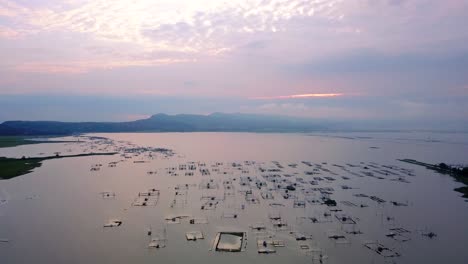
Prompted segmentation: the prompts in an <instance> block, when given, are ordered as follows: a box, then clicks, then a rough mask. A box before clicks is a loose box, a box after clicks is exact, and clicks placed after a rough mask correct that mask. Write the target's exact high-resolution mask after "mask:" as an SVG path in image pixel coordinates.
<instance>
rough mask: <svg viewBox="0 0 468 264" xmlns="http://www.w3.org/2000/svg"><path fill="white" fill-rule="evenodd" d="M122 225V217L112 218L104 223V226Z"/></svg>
mask: <svg viewBox="0 0 468 264" xmlns="http://www.w3.org/2000/svg"><path fill="white" fill-rule="evenodd" d="M121 225H122V220H120V219H110V220H109V221H108V222H107V223H105V224H104V227H118V226H121Z"/></svg>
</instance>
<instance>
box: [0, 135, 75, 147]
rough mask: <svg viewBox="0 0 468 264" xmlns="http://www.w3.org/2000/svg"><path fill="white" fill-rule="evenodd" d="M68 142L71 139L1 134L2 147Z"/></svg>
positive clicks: (0, 144)
mask: <svg viewBox="0 0 468 264" xmlns="http://www.w3.org/2000/svg"><path fill="white" fill-rule="evenodd" d="M67 142H70V141H46V140H30V139H27V138H25V137H17V136H0V148H10V147H15V146H20V145H30V144H41V143H67ZM73 142H74V141H73Z"/></svg>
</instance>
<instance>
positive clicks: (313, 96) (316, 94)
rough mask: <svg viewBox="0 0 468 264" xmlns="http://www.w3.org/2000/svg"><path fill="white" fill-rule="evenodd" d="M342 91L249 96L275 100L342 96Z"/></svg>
mask: <svg viewBox="0 0 468 264" xmlns="http://www.w3.org/2000/svg"><path fill="white" fill-rule="evenodd" d="M342 95H343V94H342V93H311V94H291V95H279V96H271V97H251V98H250V99H259V100H277V99H304V98H317V97H318V98H321V97H337V96H342Z"/></svg>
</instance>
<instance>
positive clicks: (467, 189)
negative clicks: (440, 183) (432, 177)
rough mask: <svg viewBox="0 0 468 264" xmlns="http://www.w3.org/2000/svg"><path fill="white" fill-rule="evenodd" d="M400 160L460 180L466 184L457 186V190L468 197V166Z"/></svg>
mask: <svg viewBox="0 0 468 264" xmlns="http://www.w3.org/2000/svg"><path fill="white" fill-rule="evenodd" d="M399 161H402V162H406V163H411V164H415V165H419V166H423V167H426V168H427V169H429V170H433V171H437V172H439V173H442V174H448V175H450V176H452V177H453V178H454V179H455V180H456V181H459V182H461V183H463V184H465V185H466V186H463V187H459V188H456V189H455V191H457V192H460V193H462V194H463V198H468V167H464V168H456V167H452V166H450V165H447V164H445V163H439V164H429V163H424V162H420V161H417V160H412V159H400V160H399Z"/></svg>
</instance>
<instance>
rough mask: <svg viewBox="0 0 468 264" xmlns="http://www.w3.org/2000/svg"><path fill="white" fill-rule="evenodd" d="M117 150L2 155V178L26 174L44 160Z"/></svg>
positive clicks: (113, 153) (110, 153)
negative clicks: (45, 154)
mask: <svg viewBox="0 0 468 264" xmlns="http://www.w3.org/2000/svg"><path fill="white" fill-rule="evenodd" d="M115 154H117V152H108V153H84V154H77V155H64V156H60V155H56V156H48V157H32V158H26V157H23V158H20V159H16V158H5V157H0V180H2V179H3V180H6V179H11V178H14V177H18V176H21V175H24V174H28V173H30V172H31V171H32V170H33V169H35V168H37V167H40V166H41V165H42V162H43V161H44V160H50V159H61V158H75V157H86V156H102V155H115Z"/></svg>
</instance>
